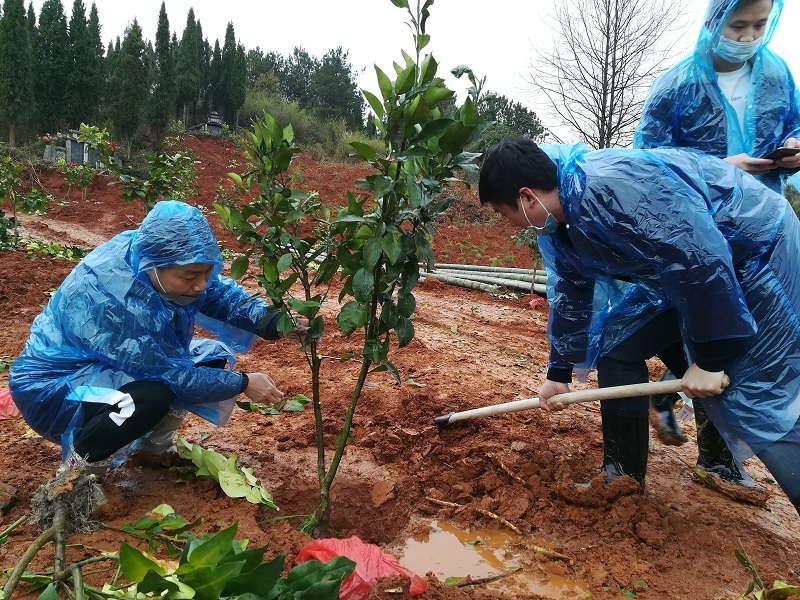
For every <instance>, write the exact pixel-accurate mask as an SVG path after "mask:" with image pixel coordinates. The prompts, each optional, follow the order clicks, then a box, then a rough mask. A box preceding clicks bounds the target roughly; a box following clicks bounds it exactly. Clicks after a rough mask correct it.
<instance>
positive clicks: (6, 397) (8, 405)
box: [0, 388, 19, 420]
mask: <svg viewBox="0 0 800 600" xmlns="http://www.w3.org/2000/svg"><path fill="white" fill-rule="evenodd" d="M18 416H19V410H17V405H16V404H14V401H13V400H12V399H11V392H10V391H9V389H8V388H0V420H2V419H11V418H12V417H18Z"/></svg>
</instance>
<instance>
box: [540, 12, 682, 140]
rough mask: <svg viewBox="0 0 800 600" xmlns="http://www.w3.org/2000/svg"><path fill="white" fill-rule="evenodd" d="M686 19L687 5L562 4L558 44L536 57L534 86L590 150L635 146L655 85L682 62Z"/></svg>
mask: <svg viewBox="0 0 800 600" xmlns="http://www.w3.org/2000/svg"><path fill="white" fill-rule="evenodd" d="M682 14H683V2H682V0H681V1H677V2H676V1H674V0H561V2H560V3H559V4H558V5H557V7H556V11H555V15H554V19H553V23H552V27H553V29H554V31H555V33H556V41H555V42H554V43H553V44H552V45H551V46H550V47H547V48H540V49H539V50H538V51H536V55H537V59H536V60H534V62H533V63H532V64H531V72H530V74H529V77H528V82H529V83H530V84H531V85H532V86H534V89H535V91H536V92H541V93H542V94H543V95H544V96H545V97H546V100H547V106H548V108H549V109H551V110H552V111H554V113H555V115H557V117H558V120H559V121H560V122H561V124H562V125H565V126H567V127H569V128H570V129H572V130H573V131H574V132H576V133H577V134H578V135H579V136H580V137H581V138H582V139H583V140H584V141H586V143H588V144H589V145H591V146H593V147H594V148H609V147H614V146H627V145H629V144H630V142H631V139H632V137H633V131H634V128H635V125H636V123H637V121H638V120H639V117H640V115H641V112H642V106H643V104H644V99H645V96H646V93H647V90H648V88H649V87H650V84H651V83H652V82H653V80H654V79H655V78H656V76H657V75H658V74H659V73H661V72H662V71H663V70H664V69H665V67H667V66H669V65H670V64H671V62H672V61H671V60H670V59H674V58H675V52H674V51H673V49H674V47H675V45H676V43H677V41H678V40H679V38H680V35H679V31H680V28H681V27H682V25H681V23H680V22H681V20H682V19H681V18H680V17H681V15H682Z"/></svg>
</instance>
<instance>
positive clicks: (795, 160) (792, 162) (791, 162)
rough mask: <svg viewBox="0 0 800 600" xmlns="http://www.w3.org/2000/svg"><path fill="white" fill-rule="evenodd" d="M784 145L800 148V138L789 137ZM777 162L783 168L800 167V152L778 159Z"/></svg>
mask: <svg viewBox="0 0 800 600" xmlns="http://www.w3.org/2000/svg"><path fill="white" fill-rule="evenodd" d="M783 146H784V148H800V140H798V139H797V138H789V139H788V140H786V141H785V142H784V143H783ZM776 164H777V165H778V166H779V167H781V168H783V169H800V154H795V155H794V156H786V157H784V158H782V159H780V160H778V161H776Z"/></svg>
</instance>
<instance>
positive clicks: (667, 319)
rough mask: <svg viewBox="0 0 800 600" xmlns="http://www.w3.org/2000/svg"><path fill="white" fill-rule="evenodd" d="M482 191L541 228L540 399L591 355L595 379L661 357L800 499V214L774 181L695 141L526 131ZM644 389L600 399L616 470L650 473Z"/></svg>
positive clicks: (611, 466) (495, 162) (548, 405)
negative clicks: (569, 137) (688, 147)
mask: <svg viewBox="0 0 800 600" xmlns="http://www.w3.org/2000/svg"><path fill="white" fill-rule="evenodd" d="M479 194H480V199H481V202H482V203H489V204H491V205H492V207H493V208H494V209H495V210H496V211H497V212H498V213H500V214H501V215H503V216H504V217H506V218H507V219H508V220H509V221H510V222H511V223H512V224H514V225H517V226H520V227H530V228H532V229H533V230H534V231H535V232H536V233H537V234H538V245H539V248H540V250H541V252H542V256H543V257H544V261H545V267H546V269H547V271H548V298H549V301H550V317H549V323H548V335H549V337H550V342H551V350H550V364H549V370H548V374H547V381H546V382H545V384H544V385H543V386H542V388H541V390H540V392H539V398H540V401H541V402H542V406H543V408H545V409H547V410H552V409H556V408H561V406H560V405H558V404H557V403H553V402H548V398H550V397H551V396H554V395H556V394H559V393H564V392H567V391H568V390H569V382H570V381H571V379H572V372H573V370H577V372H578V375H579V376H581V375H585V373H586V371H587V370H588V369H590V368H593V367H595V366H596V367H597V370H598V382H599V385H600V387H608V386H616V385H624V384H633V383H641V382H644V381H647V379H648V371H647V366H646V363H645V360H646V359H648V358H651V357H652V356H659V357H660V358H661V359H662V360H663V361H664V362H665V363H666V365H667V366H668V367H669V368H670V370H672V371H673V373H675V374H676V375H677V376H680V377H682V387H683V391H684V392H685V393H686V395H687V396H689V397H691V398H704V399H707V400H705V401H703V405H704V407H705V409H706V411H707V412H708V414H709V416H710V417H711V419H712V420H713V421H714V423H715V424H716V425H717V427H718V428H719V430H720V432H721V433H722V435H723V437H724V438H725V440H726V441H727V443H728V445H729V447H730V448H731V451H732V452H733V453H734V455H735V456H736V458H737V459H738V460H745V459H746V458H749V457H750V456H752V455H754V454H755V455H757V456H758V457H759V458H760V459H761V460H762V462H763V463H764V464H765V465H766V466H767V468H768V469H769V470H770V472H771V473H772V475H773V477H774V478H775V480H776V481H777V482H778V484H779V485H780V486H781V488H782V489H783V490H784V491H785V492H786V494H787V496H788V497H789V498H790V500H791V501H792V503H793V504H794V505H795V507H797V508H798V512H800V425H798V415H800V282H798V281H797V279H796V276H795V270H796V264H797V261H798V260H800V223H798V220H797V217H796V216H795V215H794V213H793V212H792V210H791V208H790V207H789V206H788V204H787V203H786V201H785V200H784V199H783V197H782V196H780V194H777V193H776V192H774V191H772V190H770V189H768V188H766V187H764V186H763V185H762V184H760V183H759V182H758V181H757V180H755V179H754V178H753V177H752V176H751V175H748V174H746V173H744V172H743V171H741V170H738V169H736V168H735V167H733V166H731V165H729V164H727V163H725V162H724V161H721V160H719V159H717V158H713V157H709V156H705V155H702V154H699V153H694V152H691V151H684V150H668V149H663V150H651V151H645V150H611V149H606V150H599V151H595V152H592V151H590V150H589V149H588V148H587V147H586V146H584V145H558V146H544V147H542V148H539V147H538V146H537V145H536V144H535V143H534V142H532V141H530V140H526V139H507V140H503V141H502V142H500V143H499V144H498V145H497V146H495V147H494V148H493V149H492V150H491V151H490V152H489V153H488V154H487V156H486V159H485V161H484V164H483V166H482V168H481V174H480V183H479ZM632 282H633V283H636V284H637V285H635V286H633V285H630V283H632ZM687 359H688V360H687ZM726 374H727V376H729V377H730V385H729V386H728V387H727V388H726V387H725V386H724V383H725V382H724V378H725V377H726ZM648 404H649V397H647V396H641V397H638V398H629V399H626V400H623V401H620V400H614V401H606V402H603V403H602V404H601V416H602V422H603V445H604V466H603V469H604V470H605V471H606V473H607V476H608V477H609V478H615V477H618V476H621V475H630V476H633V477H635V478H636V479H638V480H639V481H640V482H641V483H643V482H644V476H645V471H646V467H647V443H648V421H647V412H648Z"/></svg>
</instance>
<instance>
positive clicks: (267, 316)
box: [200, 275, 280, 340]
mask: <svg viewBox="0 0 800 600" xmlns="http://www.w3.org/2000/svg"><path fill="white" fill-rule="evenodd" d="M206 292H207V296H206V299H205V302H204V303H203V306H202V308H201V309H200V312H201V313H202V314H203V315H205V316H206V317H210V318H211V319H214V320H216V321H219V322H221V323H224V324H225V326H226V327H228V328H235V329H239V330H242V331H245V332H248V333H251V334H256V335H258V336H259V337H261V338H264V339H267V340H277V339H278V338H279V337H280V335H279V334H278V329H277V326H278V319H280V313H279V312H269V305H268V304H267V303H266V302H264V301H263V300H259V299H258V298H253V297H252V296H251V295H250V294H248V293H247V292H246V291H245V290H244V288H242V286H240V285H239V284H238V283H236V282H235V281H234V280H233V279H230V278H228V277H223V276H221V275H220V276H218V277H216V278H213V279H211V280H210V281H209V285H208V288H207V289H206Z"/></svg>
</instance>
